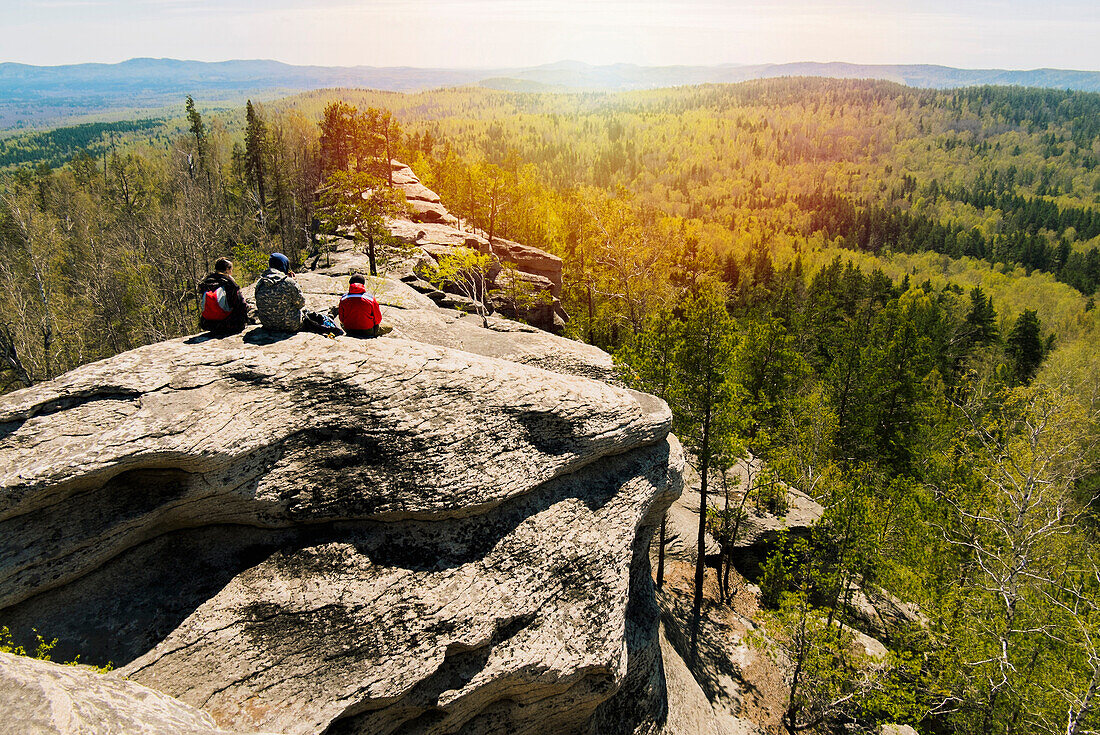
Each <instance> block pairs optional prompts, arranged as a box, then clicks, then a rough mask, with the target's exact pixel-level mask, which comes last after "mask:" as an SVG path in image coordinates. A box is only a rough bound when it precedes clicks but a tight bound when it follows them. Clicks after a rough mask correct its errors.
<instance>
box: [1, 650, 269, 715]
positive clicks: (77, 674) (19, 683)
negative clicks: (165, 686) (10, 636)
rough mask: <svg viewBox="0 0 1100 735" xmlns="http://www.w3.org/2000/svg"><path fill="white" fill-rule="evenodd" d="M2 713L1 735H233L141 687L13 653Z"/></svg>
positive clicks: (5, 657) (5, 660)
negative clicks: (141, 734) (134, 734)
mask: <svg viewBox="0 0 1100 735" xmlns="http://www.w3.org/2000/svg"><path fill="white" fill-rule="evenodd" d="M0 711H3V713H4V719H3V721H2V722H0V733H12V735H15V733H19V734H20V735H22V734H23V733H35V734H36V735H86V734H87V733H120V734H121V733H143V735H180V733H187V735H229V733H228V732H227V731H226V730H222V729H221V728H219V727H218V726H217V724H216V723H215V722H214V718H213V717H211V716H210V715H208V714H207V713H205V712H203V711H202V710H199V709H196V708H194V707H191V706H190V705H186V704H184V703H183V702H181V701H179V700H178V699H173V698H172V697H169V696H167V695H166V694H161V693H160V692H157V691H154V690H152V689H150V688H148V687H144V686H142V685H141V684H137V683H135V682H132V681H127V680H126V679H123V678H121V677H118V676H112V675H104V674H100V673H98V672H96V671H93V670H92V669H89V668H86V667H84V666H62V665H61V664H55V663H51V662H49V661H37V660H35V659H31V658H27V657H26V656H13V655H12V654H10V653H0ZM257 735H258V734H257Z"/></svg>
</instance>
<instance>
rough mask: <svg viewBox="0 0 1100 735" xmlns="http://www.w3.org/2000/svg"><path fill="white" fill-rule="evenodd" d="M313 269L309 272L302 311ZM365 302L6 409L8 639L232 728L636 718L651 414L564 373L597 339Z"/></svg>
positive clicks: (412, 298)
mask: <svg viewBox="0 0 1100 735" xmlns="http://www.w3.org/2000/svg"><path fill="white" fill-rule="evenodd" d="M305 275H310V276H315V277H316V278H309V279H306V278H305ZM324 279H329V281H337V282H338V280H339V279H338V278H337V277H336V276H331V275H326V274H322V273H313V274H303V281H304V282H305V283H304V285H307V286H308V287H309V291H308V293H309V294H310V296H311V297H313V296H316V295H317V294H318V292H325V291H326V289H328V288H330V287H331V288H333V289H335V286H332V284H331V283H330V282H329V281H326V280H324ZM384 286H385V289H387V293H389V298H390V300H391V301H392V302H395V305H391V306H390V307H389V308H388V309H387V310H386V314H387V316H388V317H389V318H390V319H392V322H393V325H394V331H393V333H392V335H391V336H389V337H386V338H381V339H373V340H354V339H349V338H341V339H336V340H333V339H327V338H324V337H321V336H319V335H313V334H296V335H279V334H272V333H267V332H266V331H265V330H262V329H258V328H257V329H250V330H248V331H246V332H245V333H244V334H242V335H236V336H233V337H227V338H224V339H212V338H208V337H205V336H197V337H190V338H185V339H178V340H172V341H169V342H163V343H159V344H154V345H149V346H147V347H142V348H139V349H137V350H133V351H131V352H127V353H123V354H120V355H117V356H115V357H113V358H110V359H108V360H104V361H101V362H97V363H92V364H90V365H85V366H83V367H81V368H78V369H77V370H74V371H72V372H70V373H68V374H66V375H64V376H61V377H60V378H58V379H56V380H53V381H50V382H48V383H43V384H40V385H38V386H35V387H34V388H32V389H27V390H22V391H17V392H15V393H11V394H8V395H5V396H3V397H0V620H3V621H4V622H5V624H7V625H9V626H10V627H11V628H12V630H13V633H14V634H15V636H16V637H17V640H18V639H19V638H20V637H22V638H23V639H26V637H27V636H29V635H31V633H30V631H31V628H32V627H37V628H38V629H39V630H40V631H42V632H43V633H44V634H46V635H48V636H50V637H54V636H56V637H58V638H59V639H60V640H61V643H60V644H59V646H58V648H57V649H55V652H56V654H57V655H58V656H62V657H71V656H72V655H74V654H76V653H81V654H82V655H83V660H87V661H90V662H92V663H104V662H106V661H108V660H110V661H113V662H114V663H115V664H116V665H121V666H122V668H121V669H120V671H119V673H120V675H121V676H125V677H126V678H128V679H130V680H131V681H133V682H136V683H137V684H143V685H146V686H150V687H153V688H155V689H157V690H159V691H161V692H164V693H166V694H168V695H170V696H174V697H178V698H179V699H180V700H182V701H183V702H184V703H185V704H187V705H189V706H192V707H197V708H201V709H202V710H204V711H206V712H208V713H209V714H210V715H212V716H213V718H214V720H215V722H216V724H217V726H219V727H222V728H227V729H231V730H236V731H250V730H265V731H275V732H283V733H318V732H329V733H335V732H340V733H384V732H385V733H392V732H397V731H402V732H412V731H431V732H440V733H444V732H459V731H463V732H479V733H496V732H501V733H504V732H515V733H539V732H579V731H582V730H586V729H588V730H590V731H591V732H593V733H600V732H623V730H622V729H621V728H620V727H619V726H618V724H617V720H616V718H615V716H614V714H613V713H621V712H626V711H644V712H656V711H658V710H659V703H652V702H646V701H641V700H639V697H646V696H655V694H654V692H653V691H652V690H651V689H649V688H646V687H645V686H643V685H642V683H644V682H651V681H653V679H654V677H655V676H657V674H656V673H655V670H654V667H657V666H659V662H660V654H659V639H658V632H657V631H658V616H657V611H656V607H655V605H654V601H653V589H652V582H651V572H650V569H649V564H648V556H647V553H646V550H647V549H648V547H649V543H650V538H651V536H652V534H653V530H654V529H655V527H656V525H657V524H658V523H659V520H660V517H661V516H662V514H663V512H664V510H665V508H667V506H668V505H669V503H671V502H672V500H673V499H674V497H675V495H676V493H677V492H678V490H679V485H678V478H679V472H680V469H681V467H682V463H683V460H682V454H681V453H680V452H679V449H678V445H675V444H670V443H669V440H668V438H667V437H668V430H669V425H670V421H671V415H670V412H669V410H668V408H667V406H665V404H664V403H662V402H661V401H659V400H657V399H654V398H652V397H650V396H645V395H643V394H639V393H634V392H632V391H628V390H624V389H621V388H618V387H615V386H612V385H608V384H606V383H603V382H598V381H593V380H589V379H586V378H583V377H577V375H576V374H570V373H573V372H575V371H574V368H577V367H578V365H579V370H578V371H577V372H580V373H581V374H584V372H583V371H584V370H586V369H587V368H588V367H590V366H591V365H593V364H597V365H603V364H605V363H603V362H602V361H601V360H597V359H595V358H594V357H593V356H592V355H591V352H590V350H592V349H594V348H588V347H587V346H579V345H578V346H576V347H574V345H577V343H570V342H569V341H568V340H562V339H560V338H556V337H553V336H551V335H548V334H545V333H542V332H538V331H537V330H532V329H531V328H530V327H524V326H523V325H519V324H516V323H514V322H507V321H504V320H495V319H494V320H492V326H491V328H490V329H483V328H481V327H480V326H477V323H478V322H479V321H480V320H477V319H474V318H473V317H462V316H460V315H458V314H457V313H453V312H451V313H450V314H448V313H446V312H442V311H440V310H439V309H437V308H435V307H434V305H430V301H428V300H427V299H426V298H425V297H424V296H422V295H421V294H418V293H416V292H415V291H413V290H412V289H411V288H409V287H408V286H406V285H404V284H400V283H399V282H396V281H386V282H385V283H384ZM380 287H381V284H380ZM418 299H423V300H424V301H427V302H428V303H427V304H423V303H420V302H419V301H418ZM396 302H401V303H400V305H396ZM471 322H473V323H471ZM416 335H419V338H418V337H417V336H416ZM596 352H598V350H597V351H596ZM601 354H602V353H601ZM570 355H572V356H573V358H572V359H571V358H570V357H569V356H570ZM604 358H606V356H604ZM574 360H575V362H574ZM586 362H587V363H588V364H587V365H586V364H585V363H586ZM525 363H526V364H525ZM533 364H540V365H541V367H534V366H533ZM606 364H607V365H609V364H610V359H609V358H606ZM543 367H546V368H551V370H547V369H542V368H543ZM553 369H557V370H558V371H557V372H555V371H552V370H553ZM597 713H603V714H601V715H600V716H597ZM608 713H612V714H610V715H609V714H608ZM646 722H650V721H648V720H647V721H646ZM646 722H641V721H639V723H638V724H637V729H638V731H639V732H642V731H645V728H646V727H648V725H647V724H646ZM612 723H614V724H612ZM650 724H651V723H650ZM204 726H209V723H208V722H207V723H206V724H205V725H204ZM197 731H198V732H203V731H202V730H201V729H200V730H197Z"/></svg>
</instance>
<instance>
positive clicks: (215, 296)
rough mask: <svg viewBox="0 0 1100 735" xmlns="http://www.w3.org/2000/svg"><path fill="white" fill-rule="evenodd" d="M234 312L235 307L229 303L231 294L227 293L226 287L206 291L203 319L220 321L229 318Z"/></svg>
mask: <svg viewBox="0 0 1100 735" xmlns="http://www.w3.org/2000/svg"><path fill="white" fill-rule="evenodd" d="M232 312H233V307H232V305H230V303H229V294H228V293H226V291H225V289H224V288H222V287H220V286H219V287H218V288H217V290H214V291H207V292H206V294H205V295H204V297H203V304H202V318H203V319H207V320H209V321H212V322H220V321H221V320H222V319H228V318H229V315H230V314H231V313H232Z"/></svg>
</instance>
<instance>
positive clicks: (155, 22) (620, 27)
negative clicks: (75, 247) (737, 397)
mask: <svg viewBox="0 0 1100 735" xmlns="http://www.w3.org/2000/svg"><path fill="white" fill-rule="evenodd" d="M0 25H2V27H0V61H20V62H25V63H32V64H66V63H78V62H85V61H101V62H116V61H122V60H124V59H128V58H132V57H135V56H155V57H173V58H185V59H199V60H205V61H220V60H225V59H255V58H265V59H277V60H280V61H286V62H289V63H294V64H320V65H326V66H327V65H358V64H364V65H371V66H422V67H428V66H444V67H487V66H529V65H535V64H541V63H547V62H552V61H560V60H562V59H577V60H580V61H587V62H590V63H596V64H604V63H612V62H617V61H625V62H632V63H637V64H648V65H665V64H718V63H723V62H735V63H762V62H786V61H849V62H855V63H869V64H887V63H906V64H908V63H933V64H946V65H949V66H960V67H970V68H974V67H996V68H1009V69H1030V68H1038V67H1057V68H1073V69H1090V70H1100V0H1060V1H1057V2H1036V1H1034V0H1007V1H1002V2H995V1H993V0H955V1H954V2H950V1H948V0H912V1H911V2H902V1H900V0H878V1H875V0H840V1H839V2H828V1H827V0H816V1H813V2H811V1H810V0H772V1H771V2H749V1H748V0H726V1H722V0H635V1H627V0H541V1H531V0H527V1H523V2H521V1H520V0H363V1H360V2H353V1H351V0H262V1H259V0H257V1H253V0H220V2H205V1H203V0H0Z"/></svg>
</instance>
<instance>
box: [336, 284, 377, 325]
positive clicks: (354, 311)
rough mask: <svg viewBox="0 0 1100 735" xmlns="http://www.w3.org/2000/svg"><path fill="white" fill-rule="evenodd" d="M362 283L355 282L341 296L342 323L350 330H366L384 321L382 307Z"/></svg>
mask: <svg viewBox="0 0 1100 735" xmlns="http://www.w3.org/2000/svg"><path fill="white" fill-rule="evenodd" d="M366 291H367V289H366V287H364V286H363V284H361V283H353V284H351V286H349V287H348V293H347V294H345V295H344V296H342V297H341V298H340V323H341V324H343V325H344V329H346V330H348V331H349V332H366V331H367V330H370V329H374V328H375V327H377V326H378V325H379V324H381V323H382V308H381V307H380V306H378V300H377V299H375V298H374V297H373V296H371V295H370V294H368V293H367V292H366Z"/></svg>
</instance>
